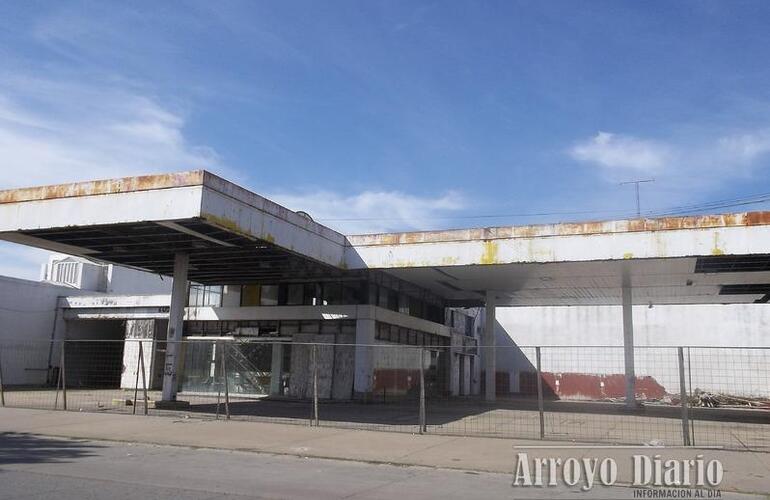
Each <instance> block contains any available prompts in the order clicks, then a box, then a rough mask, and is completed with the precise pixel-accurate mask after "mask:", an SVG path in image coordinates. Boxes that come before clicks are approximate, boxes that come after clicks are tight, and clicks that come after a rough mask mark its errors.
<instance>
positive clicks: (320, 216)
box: [269, 191, 465, 234]
mask: <svg viewBox="0 0 770 500" xmlns="http://www.w3.org/2000/svg"><path fill="white" fill-rule="evenodd" d="M269 198H270V199H272V200H274V201H275V202H276V203H279V204H281V205H285V206H286V207H288V208H291V209H292V210H302V211H305V212H307V213H308V214H310V216H311V217H313V219H314V220H316V221H318V222H320V223H322V224H324V225H326V226H329V227H331V228H334V229H336V230H338V231H340V232H342V233H344V234H356V233H378V232H386V231H398V230H402V231H403V230H417V229H424V228H427V227H430V226H435V224H436V221H435V219H436V218H437V217H439V218H440V217H447V218H451V215H447V214H451V212H452V211H455V210H460V209H462V208H464V207H465V201H464V199H463V197H462V196H461V195H460V194H459V193H456V192H448V193H445V194H443V195H441V196H436V197H420V196H414V195H410V194H406V193H402V192H398V191H363V192H361V193H358V194H353V195H348V196H344V195H341V194H339V193H335V192H331V191H316V192H311V193H304V194H295V193H277V194H273V195H271V196H269Z"/></svg>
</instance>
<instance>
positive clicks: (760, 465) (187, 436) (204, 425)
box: [0, 408, 770, 494]
mask: <svg viewBox="0 0 770 500" xmlns="http://www.w3.org/2000/svg"><path fill="white" fill-rule="evenodd" d="M0 432H8V433H29V434H38V435H45V436H57V437H66V438H79V439H93V440H105V441H120V442H137V443H147V444H157V445H176V446H187V447H200V448H215V449H225V450H238V451H250V452H261V453H273V454H282V455H296V456H304V457H318V458H333V459H340V460H354V461H363V462H371V463H388V464H398V465H420V466H427V467H438V468H451V469H461V470H467V471H483V472H497V473H508V474H513V472H514V466H515V457H516V453H519V452H526V453H528V455H529V457H530V459H532V458H536V457H539V458H546V457H562V458H568V457H574V458H577V459H581V458H584V457H586V458H598V459H599V460H601V459H603V458H605V457H612V458H615V459H616V460H617V463H618V484H628V483H630V481H631V465H632V460H631V456H632V455H634V454H638V453H642V454H646V455H650V456H651V455H655V454H660V455H662V456H663V459H664V460H665V459H669V458H671V459H680V460H681V459H695V458H696V455H699V454H701V455H703V456H704V457H703V458H704V459H705V460H706V461H708V460H712V459H718V460H720V461H721V462H722V464H723V466H724V470H725V472H724V480H723V482H722V484H721V486H720V487H719V489H720V490H722V491H732V492H742V493H761V494H768V493H769V492H770V453H756V452H738V451H724V450H710V449H705V450H704V449H698V448H688V449H684V448H651V447H644V446H640V447H633V448H631V447H624V448H611V447H602V446H598V445H591V444H584V445H577V444H572V443H565V442H547V441H525V440H511V439H497V438H482V437H456V436H437V435H412V434H403V433H396V432H377V431H362V430H346V429H339V428H324V427H309V426H301V425H284V424H274V423H261V422H242V421H223V420H220V421H214V420H203V419H197V418H169V417H145V416H132V415H116V414H104V413H101V414H100V413H77V412H64V411H50V410H27V409H16V408H1V409H0Z"/></svg>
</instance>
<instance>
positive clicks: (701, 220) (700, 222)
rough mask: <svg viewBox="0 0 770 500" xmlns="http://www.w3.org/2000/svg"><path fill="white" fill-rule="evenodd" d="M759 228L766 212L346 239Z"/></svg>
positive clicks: (372, 242)
mask: <svg viewBox="0 0 770 500" xmlns="http://www.w3.org/2000/svg"><path fill="white" fill-rule="evenodd" d="M763 225H770V212H745V213H738V214H721V215H696V216H685V217H662V218H657V219H646V218H644V219H628V220H616V221H599V222H566V223H559V224H538V225H529V226H505V227H488V228H474V229H454V230H446V231H414V232H405V233H381V234H360V235H353V236H348V237H347V238H348V241H349V243H350V244H351V245H353V246H376V245H408V244H413V243H447V242H453V241H475V240H494V239H503V238H537V237H548V236H581V235H591V234H613V233H631V232H642V231H671V230H677V229H707V228H718V227H741V226H763Z"/></svg>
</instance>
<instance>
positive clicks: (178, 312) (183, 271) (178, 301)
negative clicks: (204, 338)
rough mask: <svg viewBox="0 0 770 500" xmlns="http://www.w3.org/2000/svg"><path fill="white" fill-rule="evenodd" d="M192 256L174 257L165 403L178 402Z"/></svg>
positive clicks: (164, 373)
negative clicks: (180, 343)
mask: <svg viewBox="0 0 770 500" xmlns="http://www.w3.org/2000/svg"><path fill="white" fill-rule="evenodd" d="M189 267H190V256H189V255H187V254H185V253H177V254H175V255H174V281H173V283H172V286H171V308H170V309H169V312H168V333H167V335H166V341H167V343H166V360H165V362H164V364H163V401H166V402H173V401H176V391H177V385H178V379H177V369H178V368H179V351H180V345H179V342H180V341H181V340H182V330H183V328H184V308H185V305H186V304H187V271H188V269H189Z"/></svg>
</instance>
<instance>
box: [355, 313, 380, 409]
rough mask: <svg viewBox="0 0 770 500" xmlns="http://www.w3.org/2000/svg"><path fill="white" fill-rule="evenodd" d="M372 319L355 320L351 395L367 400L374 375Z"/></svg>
mask: <svg viewBox="0 0 770 500" xmlns="http://www.w3.org/2000/svg"><path fill="white" fill-rule="evenodd" d="M375 328H376V326H375V321H374V320H373V319H357V320H356V357H355V378H354V379H353V396H354V397H355V398H356V399H363V400H368V399H369V398H370V397H371V395H372V388H373V384H372V382H373V375H374V348H373V347H371V346H372V345H374V334H375Z"/></svg>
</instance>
